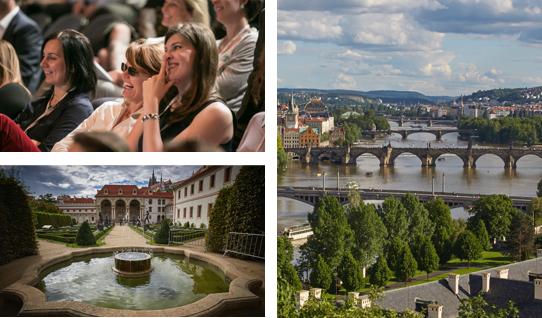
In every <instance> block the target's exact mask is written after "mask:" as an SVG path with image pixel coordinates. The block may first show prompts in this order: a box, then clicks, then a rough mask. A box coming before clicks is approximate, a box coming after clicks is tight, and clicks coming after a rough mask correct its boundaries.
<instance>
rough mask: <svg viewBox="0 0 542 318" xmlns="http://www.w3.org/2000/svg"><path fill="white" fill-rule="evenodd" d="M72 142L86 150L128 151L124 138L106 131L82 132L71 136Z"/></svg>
mask: <svg viewBox="0 0 542 318" xmlns="http://www.w3.org/2000/svg"><path fill="white" fill-rule="evenodd" d="M73 142H74V144H75V143H76V144H79V145H80V146H81V148H83V149H85V151H87V152H129V151H130V149H129V148H128V145H127V144H126V142H125V141H124V139H122V138H120V137H119V136H118V135H117V134H114V133H112V132H108V131H88V132H82V133H79V134H77V135H75V136H74V137H73Z"/></svg>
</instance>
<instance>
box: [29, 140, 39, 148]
mask: <svg viewBox="0 0 542 318" xmlns="http://www.w3.org/2000/svg"><path fill="white" fill-rule="evenodd" d="M30 140H31V141H32V142H33V143H34V145H36V147H37V146H39V145H41V142H39V141H37V140H34V139H30Z"/></svg>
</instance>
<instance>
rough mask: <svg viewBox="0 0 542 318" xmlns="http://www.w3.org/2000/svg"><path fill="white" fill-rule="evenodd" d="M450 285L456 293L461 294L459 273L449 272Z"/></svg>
mask: <svg viewBox="0 0 542 318" xmlns="http://www.w3.org/2000/svg"><path fill="white" fill-rule="evenodd" d="M448 285H450V288H451V289H452V291H453V292H454V294H456V295H457V294H459V274H448Z"/></svg>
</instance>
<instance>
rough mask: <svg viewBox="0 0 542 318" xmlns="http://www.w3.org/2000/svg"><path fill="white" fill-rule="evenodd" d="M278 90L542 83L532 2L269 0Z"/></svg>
mask: <svg viewBox="0 0 542 318" xmlns="http://www.w3.org/2000/svg"><path fill="white" fill-rule="evenodd" d="M277 14H278V21H277V38H278V43H277V51H278V58H277V63H278V72H277V76H278V78H277V86H278V87H279V88H283V87H285V88H290V87H291V88H295V87H304V88H321V89H333V88H337V89H354V90H362V91H368V90H384V89H391V90H406V91H418V92H421V93H423V94H426V95H450V96H459V95H461V94H464V95H465V94H471V93H472V92H474V91H478V90H485V89H491V88H515V87H535V86H542V1H540V0H336V1H328V0H311V1H309V0H296V1H290V0H278V13H277Z"/></svg>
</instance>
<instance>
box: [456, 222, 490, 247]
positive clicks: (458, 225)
mask: <svg viewBox="0 0 542 318" xmlns="http://www.w3.org/2000/svg"><path fill="white" fill-rule="evenodd" d="M452 225H453V231H452V234H451V235H450V241H451V242H452V244H455V241H456V240H457V237H458V236H459V234H461V232H463V231H465V230H466V229H467V221H465V220H463V219H461V218H459V219H454V220H453V221H452ZM484 225H485V223H484Z"/></svg>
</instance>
